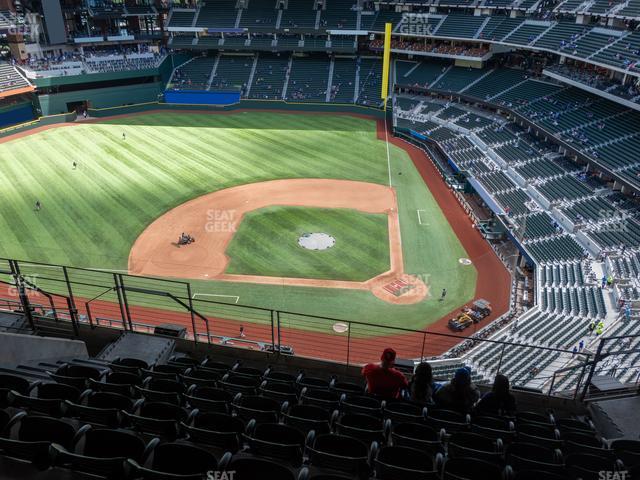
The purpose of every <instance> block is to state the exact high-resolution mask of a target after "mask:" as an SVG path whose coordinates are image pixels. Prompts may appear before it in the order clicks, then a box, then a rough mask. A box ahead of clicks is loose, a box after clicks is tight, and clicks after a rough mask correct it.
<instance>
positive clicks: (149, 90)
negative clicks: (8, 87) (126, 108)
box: [38, 82, 163, 115]
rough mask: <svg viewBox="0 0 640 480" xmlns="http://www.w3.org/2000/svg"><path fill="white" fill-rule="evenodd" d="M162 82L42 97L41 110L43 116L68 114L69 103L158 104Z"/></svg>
mask: <svg viewBox="0 0 640 480" xmlns="http://www.w3.org/2000/svg"><path fill="white" fill-rule="evenodd" d="M162 90H163V84H162V82H154V83H144V84H138V85H127V86H122V87H108V88H96V89H89V90H76V91H73V92H64V93H54V94H50V95H40V96H39V97H38V98H39V100H40V108H41V110H42V114H43V115H57V114H61V113H66V112H67V111H68V110H69V109H68V108H67V104H68V103H72V102H84V101H87V102H89V105H90V106H91V107H93V108H96V109H100V108H107V107H113V106H115V105H131V104H137V103H147V102H157V100H158V95H160V94H161V93H162Z"/></svg>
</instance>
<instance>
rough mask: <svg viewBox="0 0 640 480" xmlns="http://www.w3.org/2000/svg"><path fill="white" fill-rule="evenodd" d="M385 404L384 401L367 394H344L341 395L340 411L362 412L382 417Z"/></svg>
mask: <svg viewBox="0 0 640 480" xmlns="http://www.w3.org/2000/svg"><path fill="white" fill-rule="evenodd" d="M384 406H385V402H384V401H381V400H378V399H377V398H374V397H369V396H365V395H346V394H343V395H342V396H341V397H340V411H342V412H343V413H362V414H364V415H373V416H376V417H380V416H382V409H383V408H384Z"/></svg>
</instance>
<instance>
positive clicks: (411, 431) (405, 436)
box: [391, 423, 444, 454]
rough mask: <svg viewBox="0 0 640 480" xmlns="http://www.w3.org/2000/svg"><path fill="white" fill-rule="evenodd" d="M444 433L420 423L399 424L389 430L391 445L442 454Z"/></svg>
mask: <svg viewBox="0 0 640 480" xmlns="http://www.w3.org/2000/svg"><path fill="white" fill-rule="evenodd" d="M443 436H444V431H436V430H434V429H433V428H431V427H430V426H428V425H424V424H422V423H399V424H397V425H394V426H393V428H392V430H391V441H392V443H393V445H396V446H404V447H411V448H417V449H418V450H422V451H426V452H432V453H434V454H435V453H438V452H440V453H442V452H444V445H443V443H442V441H443Z"/></svg>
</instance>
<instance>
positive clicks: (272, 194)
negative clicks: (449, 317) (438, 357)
mask: <svg viewBox="0 0 640 480" xmlns="http://www.w3.org/2000/svg"><path fill="white" fill-rule="evenodd" d="M379 133H380V132H379V124H378V123H377V122H376V120H374V119H369V118H361V117H357V116H352V115H338V114H322V115H319V114H314V113H308V114H307V113H296V114H288V113H277V112H260V111H250V112H236V113H233V114H203V113H195V112H153V113H146V114H140V115H132V116H122V117H113V118H106V119H102V120H92V121H87V122H76V123H74V124H65V125H63V126H57V127H56V128H50V129H44V130H42V131H37V132H33V133H30V134H28V135H24V136H19V137H16V138H12V137H8V138H6V139H5V140H4V141H3V142H2V143H1V144H0V171H1V172H2V175H0V192H2V202H0V238H1V241H0V256H1V257H6V258H16V259H21V260H28V261H34V262H46V263H52V264H64V265H70V266H77V267H87V268H99V269H107V270H109V271H116V272H122V273H134V274H141V275H149V276H159V277H166V278H180V279H181V280H189V281H190V282H191V283H192V286H193V293H194V295H195V296H197V297H199V298H211V299H215V300H216V301H225V302H227V301H228V303H232V304H239V305H250V306H257V307H267V308H273V309H279V310H285V311H290V312H300V313H307V314H315V315H322V316H331V317H335V318H340V319H350V320H360V321H363V322H371V323H376V324H381V325H390V326H398V327H405V328H424V327H426V326H428V325H429V324H431V323H433V322H435V321H437V320H438V319H440V318H442V317H443V316H445V315H446V314H448V313H449V312H451V311H452V310H454V309H455V308H457V307H459V306H461V305H462V304H464V303H466V302H468V301H470V300H472V299H473V298H475V296H476V294H477V285H476V283H477V279H478V272H477V270H476V262H475V257H476V256H477V255H478V254H477V253H473V252H467V251H466V249H465V247H463V244H462V243H461V241H460V239H459V238H458V235H456V233H455V232H454V229H453V228H452V226H451V225H450V222H449V220H448V218H447V215H446V214H445V212H443V205H446V204H445V203H443V202H445V200H440V203H439V202H438V201H436V199H435V198H434V195H433V194H432V192H431V191H430V190H429V188H428V187H427V185H426V183H425V180H424V178H423V176H421V173H420V172H419V170H418V168H416V165H415V162H414V161H413V160H412V158H411V157H410V155H409V154H408V153H407V151H406V150H405V149H404V148H400V146H398V145H396V144H395V143H391V142H385V141H384V139H381V138H379V137H380V135H379ZM423 175H424V172H423ZM433 181H438V182H441V180H440V179H434V180H433ZM443 198H444V197H443ZM447 198H449V197H447ZM449 201H453V200H452V197H451V198H449ZM36 202H39V205H40V208H39V209H38V208H37V207H36ZM452 208H453V207H452ZM456 208H458V207H457V206H456ZM182 232H186V233H187V234H188V235H191V236H193V237H194V238H195V240H196V241H195V242H194V243H192V244H189V245H180V244H179V242H178V240H179V237H180V234H181V233H182ZM316 233H322V234H325V235H324V236H325V237H327V238H330V239H332V240H331V241H332V242H334V243H332V244H330V245H329V246H327V245H323V246H321V247H316V246H314V245H312V246H311V247H303V246H301V240H304V239H306V238H307V237H308V236H309V234H316ZM482 252H483V253H481V255H485V253H484V251H482ZM466 258H474V262H473V263H472V264H471V265H468V264H466V262H461V259H466ZM398 282H399V283H398ZM43 284H44V287H46V286H47V285H46V282H43ZM398 285H400V287H398ZM442 289H446V290H447V295H446V297H445V298H444V299H441V298H440V297H441V291H442ZM303 328H304V327H303Z"/></svg>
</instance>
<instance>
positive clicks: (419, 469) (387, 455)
mask: <svg viewBox="0 0 640 480" xmlns="http://www.w3.org/2000/svg"><path fill="white" fill-rule="evenodd" d="M442 461H443V460H442V455H441V454H437V457H436V458H434V457H433V456H431V455H428V454H427V453H425V452H422V451H420V450H417V449H415V448H408V447H383V448H382V449H380V450H379V451H378V454H377V455H376V458H375V459H374V469H375V472H376V478H380V479H383V480H427V479H434V480H436V479H439V478H440V467H441V464H442Z"/></svg>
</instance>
